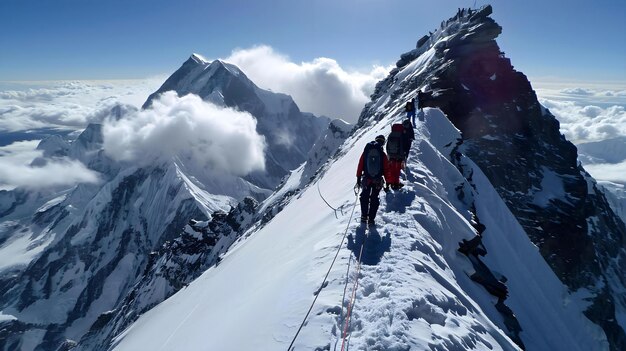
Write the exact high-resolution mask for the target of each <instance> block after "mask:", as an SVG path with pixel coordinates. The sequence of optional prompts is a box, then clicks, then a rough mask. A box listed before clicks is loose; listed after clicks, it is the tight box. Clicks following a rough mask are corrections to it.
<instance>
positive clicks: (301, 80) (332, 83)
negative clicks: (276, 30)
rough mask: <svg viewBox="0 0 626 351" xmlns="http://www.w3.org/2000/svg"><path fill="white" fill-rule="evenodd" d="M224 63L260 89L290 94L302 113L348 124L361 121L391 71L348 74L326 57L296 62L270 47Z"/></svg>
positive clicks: (239, 54) (376, 69) (378, 69)
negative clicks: (360, 116)
mask: <svg viewBox="0 0 626 351" xmlns="http://www.w3.org/2000/svg"><path fill="white" fill-rule="evenodd" d="M224 60H225V61H227V62H230V63H233V64H235V65H237V66H238V67H239V68H241V69H242V70H243V71H244V72H245V73H246V75H247V76H248V77H249V78H250V79H251V80H252V81H253V82H255V83H256V84H257V85H258V86H259V87H261V88H264V89H271V90H273V91H276V92H281V93H286V94H289V95H291V96H292V97H293V99H294V100H295V102H296V104H298V106H299V107H300V109H301V110H303V111H306V112H313V113H315V114H317V115H325V116H329V117H336V118H342V119H344V120H346V121H349V122H355V121H357V120H358V117H359V114H360V113H361V110H362V109H363V106H364V105H365V103H367V102H368V101H369V100H370V99H369V96H370V94H372V93H373V91H374V87H375V85H376V83H377V82H378V81H379V80H381V79H382V78H384V77H386V76H387V74H388V72H389V70H390V69H391V67H382V66H375V67H373V68H372V69H371V71H369V72H356V71H352V72H348V71H346V70H345V69H343V68H342V67H341V66H340V65H339V63H337V61H335V60H333V59H330V58H324V57H322V58H316V59H314V60H313V61H310V62H301V63H294V62H292V61H291V60H290V59H289V58H288V57H287V56H284V55H281V54H280V53H278V52H276V51H274V50H273V49H272V48H271V47H269V46H257V47H253V48H250V49H239V50H235V51H233V53H232V54H231V55H230V56H229V57H227V58H225V59H224Z"/></svg>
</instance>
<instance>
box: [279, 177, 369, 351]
mask: <svg viewBox="0 0 626 351" xmlns="http://www.w3.org/2000/svg"><path fill="white" fill-rule="evenodd" d="M318 189H319V188H318ZM358 199H359V198H358V196H355V199H354V204H353V205H352V212H350V219H348V224H347V225H346V230H345V231H344V232H343V238H341V243H340V244H339V247H338V248H337V253H335V257H334V258H333V261H332V262H331V263H330V267H328V272H326V276H324V280H323V281H322V284H321V285H320V288H319V289H318V290H317V291H316V293H315V298H314V299H313V302H311V307H309V310H308V311H307V312H306V315H305V316H304V319H303V320H302V323H300V327H299V328H298V331H296V335H294V336H293V340H291V344H289V347H288V348H287V351H292V350H293V349H292V347H293V344H294V343H295V342H296V339H297V338H298V334H300V331H301V330H302V328H303V327H304V323H306V319H307V318H309V314H310V313H311V310H313V306H314V305H315V302H316V301H317V298H318V297H319V296H320V294H321V292H322V289H324V286H325V284H326V280H327V279H328V275H329V274H330V271H331V269H332V268H333V265H334V264H335V261H336V260H337V256H339V252H340V251H341V247H342V246H343V242H344V241H345V240H346V235H347V234H348V229H349V228H350V222H352V216H353V215H354V209H355V208H356V203H357V201H358Z"/></svg>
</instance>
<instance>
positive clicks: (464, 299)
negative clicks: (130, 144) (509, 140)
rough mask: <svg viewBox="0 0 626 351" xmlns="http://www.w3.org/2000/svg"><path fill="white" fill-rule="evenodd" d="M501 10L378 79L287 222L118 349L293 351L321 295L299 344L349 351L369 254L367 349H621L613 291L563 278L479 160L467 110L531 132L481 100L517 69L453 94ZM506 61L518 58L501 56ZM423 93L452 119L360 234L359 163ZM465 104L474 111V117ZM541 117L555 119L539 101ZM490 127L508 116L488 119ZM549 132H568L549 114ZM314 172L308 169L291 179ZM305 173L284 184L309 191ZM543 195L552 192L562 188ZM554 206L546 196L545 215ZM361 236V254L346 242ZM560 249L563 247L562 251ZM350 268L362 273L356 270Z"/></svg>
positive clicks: (458, 19)
mask: <svg viewBox="0 0 626 351" xmlns="http://www.w3.org/2000/svg"><path fill="white" fill-rule="evenodd" d="M490 12H491V8H490V7H486V8H483V9H482V10H481V11H468V10H463V11H459V13H458V14H457V16H455V17H454V18H452V19H450V20H448V21H445V22H443V23H442V27H441V29H440V30H438V31H436V32H435V33H434V34H433V35H432V36H431V37H426V38H424V39H421V40H420V41H419V42H418V47H417V48H416V49H415V50H413V51H411V52H409V53H407V54H405V55H402V58H401V60H400V61H399V62H398V68H397V69H396V70H394V71H392V72H391V74H390V76H389V77H388V78H387V79H385V80H384V81H382V82H381V83H379V84H378V86H377V89H376V93H375V94H374V95H373V97H372V102H371V103H369V104H368V105H367V106H366V108H365V109H364V110H363V112H362V114H361V118H360V122H359V126H358V128H357V129H356V130H355V131H354V133H353V134H352V136H350V137H349V138H348V139H347V140H346V141H345V142H344V143H343V144H342V145H341V146H340V148H339V150H338V151H337V152H336V153H334V156H333V157H331V158H330V159H329V161H328V163H326V164H325V165H324V166H323V168H322V170H321V171H319V172H317V176H316V177H315V178H314V180H313V183H311V184H309V185H308V186H305V187H304V188H300V189H297V186H296V187H295V188H294V189H296V190H295V192H296V195H294V196H291V197H290V199H289V200H288V202H287V204H286V206H285V207H284V208H283V210H282V211H281V212H280V213H277V214H276V215H275V216H274V217H273V218H272V219H271V220H269V221H268V222H267V223H266V225H265V226H263V227H262V228H252V229H250V230H248V232H247V233H246V234H245V236H246V237H247V239H246V240H242V241H240V242H238V243H236V244H235V245H234V246H233V247H232V248H231V249H230V250H229V252H228V253H227V254H226V255H225V256H224V257H223V259H222V261H221V263H220V265H218V266H213V267H211V268H209V269H208V270H207V271H206V272H205V273H204V274H203V275H202V276H200V277H199V278H198V279H196V280H195V281H194V282H193V283H191V284H190V285H189V286H188V287H187V288H185V289H183V290H181V291H179V292H178V293H177V294H175V295H174V296H172V297H171V298H170V299H168V300H166V301H165V302H164V303H162V304H160V305H158V306H156V307H155V308H154V309H152V310H151V311H149V312H148V313H146V314H145V315H144V316H142V317H141V318H140V319H139V320H138V321H137V322H136V323H134V324H133V325H132V326H130V327H129V328H128V329H127V330H126V331H124V333H122V334H121V335H120V336H119V337H117V338H116V340H115V343H114V345H113V346H114V349H117V350H134V349H137V348H160V349H166V350H169V349H172V350H173V349H181V348H182V349H198V348H202V347H205V346H207V345H210V347H214V348H216V349H220V350H280V349H287V347H288V345H289V343H290V342H291V340H292V338H293V336H294V335H295V333H296V330H297V329H298V327H299V325H300V322H301V320H302V318H303V316H304V315H305V313H306V310H307V308H308V307H309V305H310V303H311V301H312V300H313V296H314V294H316V293H318V294H319V299H318V302H317V304H316V305H315V306H314V309H313V311H312V313H311V315H310V316H311V317H309V320H308V321H307V323H306V324H305V325H304V327H303V329H302V332H301V334H300V336H299V337H298V339H297V340H296V343H295V348H294V349H295V350H330V349H334V348H335V347H337V346H338V344H341V340H340V339H341V330H342V328H343V321H344V318H345V317H346V305H347V303H348V300H349V296H348V295H349V291H348V293H347V294H346V292H345V290H344V287H345V286H346V284H347V283H350V284H348V285H349V286H352V284H353V283H354V281H355V279H357V276H356V275H355V271H354V264H355V263H354V258H355V257H356V256H357V255H358V250H359V248H360V246H361V244H362V243H364V245H365V246H364V257H363V263H364V265H363V266H362V267H361V273H360V274H359V276H358V279H359V285H358V286H359V287H358V290H357V295H356V296H357V300H356V306H355V308H354V311H353V315H352V323H351V328H350V346H351V347H352V348H356V349H359V350H409V349H419V350H421V349H429V350H466V349H478V350H486V349H489V350H517V349H520V348H525V349H528V350H608V349H615V350H619V347H620V346H619V345H620V344H619V342H620V339H619V338H620V336H619V330H618V333H617V334H615V333H613V332H615V329H612V328H613V327H614V326H615V325H616V323H615V320H610V319H609V320H603V319H601V318H603V317H602V316H600V317H598V315H597V314H595V312H594V307H593V306H594V303H596V302H597V301H598V300H599V299H600V296H601V293H600V294H597V293H598V290H594V289H576V288H574V289H572V288H571V287H568V286H567V285H564V284H563V283H562V282H561V280H560V279H562V278H563V274H564V273H563V272H562V271H559V270H558V269H557V270H556V273H555V272H554V271H553V268H551V267H550V265H549V264H548V263H547V262H546V259H545V258H544V257H542V253H544V252H546V251H549V250H548V249H547V248H545V247H544V248H543V249H542V251H540V250H538V248H537V246H535V244H533V242H532V241H531V240H530V239H529V235H528V233H527V229H526V226H525V225H524V224H528V223H529V222H522V225H520V221H521V220H522V219H524V218H520V217H519V215H517V216H516V212H515V211H512V210H511V209H510V208H511V207H512V203H511V202H510V201H509V199H507V198H506V197H505V196H503V195H502V193H501V191H502V190H503V188H504V184H503V182H494V181H492V178H491V177H490V176H492V175H491V174H490V173H491V172H492V169H491V168H489V167H485V164H484V163H482V162H478V161H477V160H476V159H475V157H481V156H482V155H476V154H474V156H471V154H472V153H473V152H475V151H474V150H472V147H475V144H473V141H474V140H473V139H471V138H470V136H472V137H477V136H478V137H479V138H482V137H483V136H484V135H487V134H482V135H481V134H480V133H481V129H478V131H474V132H476V134H472V133H470V132H472V131H467V130H464V129H466V127H464V126H463V124H464V123H466V119H464V118H465V117H466V116H464V115H459V114H458V112H459V111H463V109H464V108H465V107H463V106H466V105H463V104H466V103H470V106H473V105H471V103H472V99H476V101H475V102H473V103H475V104H478V105H479V109H478V110H476V111H475V112H474V115H473V116H472V117H474V118H476V120H477V121H478V122H477V123H479V125H480V126H485V127H491V128H492V129H491V130H490V131H491V132H493V134H488V137H487V138H486V140H490V139H498V138H506V137H507V134H506V132H511V131H512V130H515V129H514V127H515V124H517V123H519V121H516V120H514V119H511V120H507V119H505V118H500V119H498V118H494V116H493V115H491V114H490V111H489V110H486V112H485V111H483V110H482V109H484V108H485V105H489V104H493V105H494V106H495V105H498V104H502V100H498V99H494V98H493V96H491V95H489V94H486V95H482V96H476V95H472V93H471V92H472V90H471V89H476V93H480V92H482V90H481V89H480V87H481V86H482V85H486V84H489V83H488V82H483V81H482V79H484V78H486V79H487V80H489V81H492V82H493V81H497V80H498V79H502V80H504V81H498V85H505V86H506V85H507V84H509V83H510V81H508V79H507V74H506V70H502V71H498V72H496V74H495V77H494V72H490V73H491V74H490V75H484V74H478V73H476V72H474V73H472V74H471V75H470V77H474V78H475V81H474V82H475V83H477V85H471V86H470V85H466V86H465V87H463V85H461V86H460V88H461V89H462V90H463V91H465V90H466V88H467V90H466V91H470V93H467V94H470V96H461V97H458V96H457V95H454V93H458V91H457V90H454V89H453V90H452V91H447V90H446V88H443V86H444V85H446V84H450V81H453V82H454V81H455V80H454V79H455V78H457V77H458V76H457V74H458V73H459V71H458V70H457V69H455V68H454V67H457V65H458V64H459V61H460V62H461V64H462V62H463V60H462V58H463V57H464V54H466V53H472V52H475V51H480V50H482V49H486V52H485V56H483V57H485V58H486V59H487V62H490V60H489V59H490V58H491V56H490V55H491V53H492V52H493V45H495V41H493V39H494V38H495V37H496V36H497V35H498V34H499V33H500V28H499V26H497V24H495V22H493V20H491V19H490V18H489V17H488V16H489V14H490ZM496 48H497V45H496ZM451 52H452V53H451ZM455 54H458V55H459V56H456V55H455ZM496 56H497V57H498V58H501V59H504V58H503V57H501V56H500V53H499V50H498V51H497V55H496ZM504 60H506V59H504ZM496 61H497V60H496ZM474 63H476V62H474ZM457 68H458V67H457ZM448 69H449V70H448ZM509 69H511V68H510V67H509ZM461 71H462V70H461ZM520 75H521V74H518V73H513V74H512V76H515V77H520ZM492 77H493V78H492ZM444 78H445V79H444ZM507 81H508V83H507ZM435 83H436V84H435ZM437 84H439V85H437ZM527 85H528V87H530V85H529V84H527ZM486 86H488V85H486ZM423 87H427V88H428V90H429V91H431V92H432V93H433V94H432V97H433V98H432V99H431V100H429V104H431V105H434V106H440V107H441V109H442V110H444V112H445V114H444V113H442V112H441V111H440V110H438V109H428V108H427V109H426V111H425V112H426V113H425V116H424V117H425V121H424V122H421V121H420V122H418V125H417V126H416V142H415V143H414V146H413V150H412V152H411V155H410V156H409V160H408V167H407V170H406V180H407V183H408V184H407V185H406V186H405V187H404V189H403V191H402V192H395V193H390V194H387V195H383V196H382V198H383V199H382V204H381V210H380V212H381V213H380V217H379V219H378V225H377V226H376V227H375V228H370V229H367V228H364V227H361V226H359V225H358V224H357V223H355V221H354V219H355V218H358V217H359V215H360V214H359V213H358V209H357V212H356V213H354V216H352V215H350V213H351V210H352V208H353V206H354V205H356V204H357V199H356V198H355V195H354V193H353V192H352V187H353V185H354V181H355V179H354V170H355V168H356V164H357V162H358V158H359V155H360V153H361V151H362V150H363V147H364V145H365V144H366V143H367V142H369V141H371V140H372V139H373V138H374V137H375V136H376V135H377V134H386V133H388V132H389V127H390V125H391V124H392V123H397V122H399V121H400V120H401V116H402V114H403V106H404V103H405V102H406V101H407V100H409V99H410V98H412V97H414V96H415V94H416V92H417V89H419V88H423ZM477 87H478V88H477ZM488 90H489V91H498V89H497V87H496V88H493V87H489V89H488ZM502 98H504V97H502ZM530 100H532V99H529V104H530V105H532V104H533V102H532V101H530ZM535 101H536V98H535ZM457 102H463V104H459V105H460V106H461V107H459V106H457V104H456V103H457ZM504 106H505V107H506V106H508V105H506V104H504ZM474 107H475V106H474ZM522 107H527V106H526V105H523V106H522V105H520V108H522ZM457 108H458V110H456V109H457ZM537 109H538V110H539V111H540V112H541V109H540V108H539V106H538V104H537ZM515 110H517V109H515ZM518 112H521V111H518ZM526 112H528V113H532V112H533V110H526ZM520 115H521V114H520ZM533 117H535V118H537V116H533ZM485 118H486V119H493V120H492V121H491V122H490V123H480V122H481V119H485ZM451 121H452V123H455V124H456V125H457V126H460V127H459V129H460V131H459V130H457V129H456V128H455V127H454V126H453V124H452V123H451ZM498 123H500V124H498ZM536 123H537V124H539V125H543V124H545V128H546V129H548V130H549V131H552V130H553V129H551V126H553V124H554V122H553V120H552V119H550V118H549V117H548V118H545V120H544V119H538V120H536ZM468 125H473V124H470V123H468ZM533 127H535V126H533ZM557 127H558V126H557ZM511 128H513V129H511ZM557 131H558V128H557ZM503 132H505V133H503ZM513 135H515V133H514V134H513ZM545 136H546V140H544V142H545V143H546V144H548V145H550V143H552V142H554V140H555V139H553V138H552V135H551V134H549V133H548V134H547V135H545ZM556 140H560V138H559V137H558V136H557V138H556ZM565 149H568V148H567V145H565ZM497 155H499V156H500V157H501V158H502V159H506V157H508V156H507V155H509V154H508V153H507V151H505V149H500V150H498V154H497ZM542 155H545V152H542ZM468 156H469V157H468ZM491 161H492V162H493V160H491ZM500 161H501V160H500ZM491 166H493V167H495V168H500V167H505V166H506V164H505V166H503V165H502V164H497V163H495V162H494V163H492V164H491ZM483 169H484V170H485V171H484V172H483ZM496 171H497V169H496ZM577 171H578V170H577ZM517 172H520V170H519V169H518V170H517ZM546 173H547V172H546ZM583 175H584V179H585V184H586V185H588V188H587V187H585V189H590V190H589V191H590V192H591V191H594V194H595V185H594V182H593V180H592V179H591V178H590V177H588V176H587V175H585V174H584V173H583ZM301 176H302V174H301V172H300V171H296V172H293V173H292V177H291V178H296V179H301ZM556 177H557V179H559V177H560V175H559V176H556ZM291 178H290V179H289V180H287V181H286V182H285V183H284V184H292V185H293V184H300V183H299V182H298V181H293V180H292V179H291ZM544 178H546V177H544ZM493 179H496V180H497V178H493ZM494 183H495V186H494ZM305 184H306V183H305ZM557 184H558V183H557ZM542 185H543V187H542V189H543V188H545V189H547V188H548V186H549V185H552V184H547V183H544V184H542ZM564 192H565V190H564ZM322 196H323V197H324V199H322ZM535 198H537V197H535ZM552 199H553V197H550V196H545V197H544V200H545V202H546V204H552ZM596 199H597V198H596ZM325 201H327V202H328V204H330V205H332V206H335V207H336V208H339V209H340V212H341V213H342V214H343V215H339V216H337V217H335V216H336V214H337V212H335V211H333V210H332V209H330V208H329V207H328V206H327V205H326V204H325ZM599 204H600V205H601V203H599ZM513 205H514V204H513ZM514 209H515V208H514ZM606 216H609V217H610V216H611V214H610V213H607V214H606ZM346 229H347V233H348V238H347V239H348V245H347V247H346V246H343V245H341V243H342V236H343V234H344V231H345V230H346ZM596 239H597V238H596ZM336 250H340V251H339V258H338V261H337V263H336V264H335V265H334V266H333V268H332V269H331V271H330V275H329V279H328V284H326V285H324V286H323V287H322V289H321V290H319V289H320V286H319V285H320V284H321V282H322V279H323V277H324V274H325V272H326V270H327V269H328V267H329V266H330V263H331V261H332V260H333V257H334V254H335V252H336ZM554 254H555V255H561V252H560V251H559V250H558V249H556V250H555V252H554ZM554 259H555V258H552V260H554ZM556 259H562V258H559V257H557V258H556ZM548 262H551V261H550V260H548ZM350 263H351V264H352V267H353V269H352V270H350V271H349V272H347V271H346V269H347V267H349V264H350ZM583 265H584V264H583ZM600 289H602V288H600ZM613 296H616V295H613ZM590 307H591V308H590ZM589 311H592V313H589ZM613 311H614V310H613ZM600 312H602V311H600ZM610 312H611V311H609V313H610ZM599 318H600V319H599ZM594 322H595V323H597V324H594ZM605 322H606V323H605ZM617 327H618V328H619V325H617ZM242 332H243V333H244V334H245V337H244V338H242V337H241V333H242ZM622 332H623V330H622ZM612 333H613V334H612Z"/></svg>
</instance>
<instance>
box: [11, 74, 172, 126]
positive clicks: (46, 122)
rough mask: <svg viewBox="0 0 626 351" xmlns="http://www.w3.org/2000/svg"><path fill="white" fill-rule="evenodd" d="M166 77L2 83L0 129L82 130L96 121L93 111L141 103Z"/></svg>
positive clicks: (139, 104)
mask: <svg viewBox="0 0 626 351" xmlns="http://www.w3.org/2000/svg"><path fill="white" fill-rule="evenodd" d="M162 82H163V78H151V79H144V80H119V81H76V82H63V81H60V82H36V83H28V82H24V83H12V84H10V86H9V85H8V84H6V83H3V84H0V89H2V88H4V90H0V131H23V130H29V129H36V128H60V129H66V130H67V129H69V130H75V129H81V128H84V127H85V126H86V125H87V124H88V123H90V122H100V120H94V118H95V117H99V116H97V114H95V113H94V110H106V109H110V108H111V107H113V106H114V105H115V104H117V103H122V104H130V105H134V106H137V107H138V106H141V104H143V102H144V101H145V99H146V98H147V97H148V95H149V94H150V93H152V92H154V91H155V90H156V89H157V88H158V87H159V85H160V84H161V83H162Z"/></svg>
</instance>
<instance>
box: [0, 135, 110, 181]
mask: <svg viewBox="0 0 626 351" xmlns="http://www.w3.org/2000/svg"><path fill="white" fill-rule="evenodd" d="M38 143H39V141H37V140H35V141H20V142H15V143H13V144H11V145H7V146H4V147H0V190H11V189H14V188H16V187H24V188H29V189H39V188H47V187H54V186H73V185H75V184H77V183H97V182H98V181H99V177H98V173H96V172H94V171H92V170H90V169H88V168H87V167H85V165H83V164H82V163H81V162H79V161H76V160H70V159H68V158H53V159H49V160H47V162H43V163H41V166H33V165H31V162H32V161H33V160H34V159H35V158H38V157H41V156H42V151H40V150H36V149H35V148H36V147H37V144H38Z"/></svg>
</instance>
